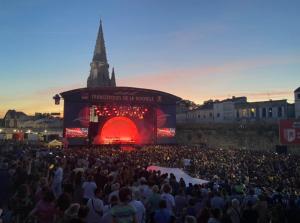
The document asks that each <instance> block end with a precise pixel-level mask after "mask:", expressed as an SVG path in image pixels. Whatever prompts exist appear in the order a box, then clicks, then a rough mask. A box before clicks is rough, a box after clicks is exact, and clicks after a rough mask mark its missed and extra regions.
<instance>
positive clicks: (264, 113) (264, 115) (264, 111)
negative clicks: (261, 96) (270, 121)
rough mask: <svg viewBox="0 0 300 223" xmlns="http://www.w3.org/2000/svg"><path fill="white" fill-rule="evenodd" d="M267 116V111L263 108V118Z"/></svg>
mask: <svg viewBox="0 0 300 223" xmlns="http://www.w3.org/2000/svg"><path fill="white" fill-rule="evenodd" d="M266 116H267V109H266V108H263V109H262V117H263V118H265V117H266Z"/></svg>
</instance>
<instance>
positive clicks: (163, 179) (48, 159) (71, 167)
mask: <svg viewBox="0 0 300 223" xmlns="http://www.w3.org/2000/svg"><path fill="white" fill-rule="evenodd" d="M182 157H185V158H186V159H189V160H190V161H191V162H190V166H189V168H187V169H186V171H187V173H188V174H189V175H191V176H192V177H196V178H200V179H205V180H207V181H208V183H204V184H201V185H200V184H199V185H198V184H194V183H193V182H189V181H187V182H184V181H183V179H180V176H177V175H176V171H175V172H174V173H172V174H166V173H163V172H161V171H153V172H149V171H147V167H148V166H150V165H157V166H162V167H170V168H173V167H174V168H180V167H182V162H181V160H182ZM0 166H5V171H6V173H8V174H9V176H8V177H9V179H7V181H6V183H5V184H6V186H5V187H1V190H3V191H1V194H2V195H5V196H4V197H10V198H11V199H10V200H8V199H4V200H1V201H0V207H1V208H2V209H3V213H2V216H1V217H2V220H3V221H6V222H7V220H5V218H4V217H5V216H4V215H6V214H9V215H10V216H11V218H10V219H11V220H8V222H14V223H15V222H16V223H21V222H25V221H27V220H29V218H28V216H29V213H30V211H31V210H33V209H35V208H39V209H37V210H39V211H38V212H36V211H35V212H33V213H34V215H35V216H36V218H37V219H38V218H42V216H43V215H44V214H43V213H44V212H43V210H47V208H48V209H49V211H46V212H49V213H50V212H51V211H52V205H53V204H54V209H55V216H56V219H55V223H65V222H66V223H70V222H71V221H73V222H87V221H89V214H90V213H92V211H93V209H92V208H93V205H92V203H91V202H90V201H91V199H95V200H96V199H99V200H101V201H102V205H100V202H96V203H97V204H96V206H97V205H98V204H99V205H98V206H97V207H96V206H95V210H100V206H102V210H103V211H102V213H103V214H102V216H100V215H99V218H98V220H97V221H99V223H101V222H102V221H103V222H104V223H105V222H122V221H123V220H124V221H125V222H141V221H143V222H147V223H148V222H154V220H155V219H154V216H155V214H156V217H157V218H156V221H163V220H161V219H164V217H166V216H167V215H170V216H171V219H175V218H176V221H177V222H178V223H179V222H185V221H191V222H192V221H193V220H194V219H193V220H191V219H192V218H191V217H192V216H193V217H196V218H197V222H200V223H207V222H208V221H211V222H220V221H221V222H222V223H225V222H233V223H235V222H240V223H243V222H259V223H269V222H270V221H272V223H274V222H278V223H289V222H292V223H293V222H297V221H298V215H299V213H300V189H299V188H300V180H299V179H300V168H299V166H300V158H299V156H297V155H278V154H275V153H273V152H270V151H249V150H240V149H236V148H231V149H230V148H229V149H218V148H207V147H201V146H187V145H169V146H168V145H164V146H162V145H150V146H143V147H141V148H140V149H138V150H133V151H131V152H124V151H122V150H120V149H116V148H112V147H108V146H93V147H90V146H83V147H74V148H72V149H65V150H55V149H52V150H51V151H49V150H48V149H46V148H43V147H42V146H40V145H38V146H36V145H25V144H22V143H18V144H16V143H15V142H7V143H4V144H1V142H0ZM1 179H3V177H2V178H1ZM93 179H95V181H94V180H93ZM176 179H180V180H179V182H177V180H176ZM1 182H2V181H1ZM48 182H49V183H48ZM8 185H10V186H9V187H8ZM1 186H3V185H2V184H1ZM120 188H121V189H120ZM122 188H127V189H126V190H127V192H126V193H127V194H126V193H125V192H122V193H123V195H122V197H123V198H122V200H121V197H120V199H119V196H120V192H121V190H122ZM129 188H131V189H129ZM150 188H152V190H150ZM96 189H97V190H96ZM128 189H129V190H128ZM95 190H96V191H98V190H99V191H102V195H99V194H98V192H96V193H95ZM126 190H125V191H126ZM49 191H50V192H52V193H54V195H55V197H54V200H52V201H50V202H49V201H48V200H47V199H46V198H45V197H44V195H45V194H47V193H48V192H49ZM123 191H124V190H123ZM131 191H132V192H133V193H132V192H131ZM124 194H125V195H124ZM132 194H133V197H132ZM2 195H1V196H2ZM6 195H7V196H6ZM2 197H3V196H2ZM83 197H85V200H84V201H83ZM45 199H46V200H45ZM50 200H51V199H50ZM160 200H163V201H164V202H165V206H159V202H160ZM97 201H98V200H97ZM191 201H193V202H192V203H190V202H191ZM84 204H87V208H86V207H85V206H84ZM141 204H143V205H144V208H141V207H142V205H141ZM45 207H47V208H45ZM43 208H45V209H43ZM98 208H99V209H98ZM87 209H88V211H87V213H86V214H85V211H84V210H87ZM79 210H80V211H79ZM141 210H142V211H141ZM145 212H146V214H145ZM36 213H40V214H39V215H38V214H36ZM95 213H96V214H97V212H95ZM95 213H94V214H95ZM141 213H142V214H141ZM45 216H46V215H45ZM140 216H144V217H140ZM141 219H142V220H141ZM50 221H51V220H50ZM6 222H4V223H6Z"/></svg>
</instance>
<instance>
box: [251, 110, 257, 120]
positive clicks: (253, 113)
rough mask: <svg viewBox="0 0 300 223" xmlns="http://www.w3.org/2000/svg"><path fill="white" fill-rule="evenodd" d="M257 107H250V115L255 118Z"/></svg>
mask: <svg viewBox="0 0 300 223" xmlns="http://www.w3.org/2000/svg"><path fill="white" fill-rule="evenodd" d="M255 110H256V109H255V108H251V109H250V116H251V118H254V117H255Z"/></svg>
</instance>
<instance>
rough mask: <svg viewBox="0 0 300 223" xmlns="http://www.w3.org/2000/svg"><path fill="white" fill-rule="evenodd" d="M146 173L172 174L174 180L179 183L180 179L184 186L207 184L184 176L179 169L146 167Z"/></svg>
mask: <svg viewBox="0 0 300 223" xmlns="http://www.w3.org/2000/svg"><path fill="white" fill-rule="evenodd" d="M147 171H160V172H161V174H165V173H167V174H171V173H172V174H174V176H175V177H176V180H177V181H179V180H180V178H182V179H183V180H184V182H185V183H186V184H189V183H191V184H193V185H194V184H201V185H202V184H206V183H208V181H207V180H202V179H198V178H193V177H191V176H190V175H188V174H186V173H185V172H184V171H183V170H181V169H179V168H167V167H160V166H148V167H147Z"/></svg>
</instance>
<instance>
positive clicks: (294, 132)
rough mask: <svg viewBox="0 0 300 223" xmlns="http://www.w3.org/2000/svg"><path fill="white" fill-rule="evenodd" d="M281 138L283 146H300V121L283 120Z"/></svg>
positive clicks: (280, 125)
mask: <svg viewBox="0 0 300 223" xmlns="http://www.w3.org/2000/svg"><path fill="white" fill-rule="evenodd" d="M279 138H280V143H281V144H282V145H300V120H298V121H296V120H281V121H280V122H279Z"/></svg>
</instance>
